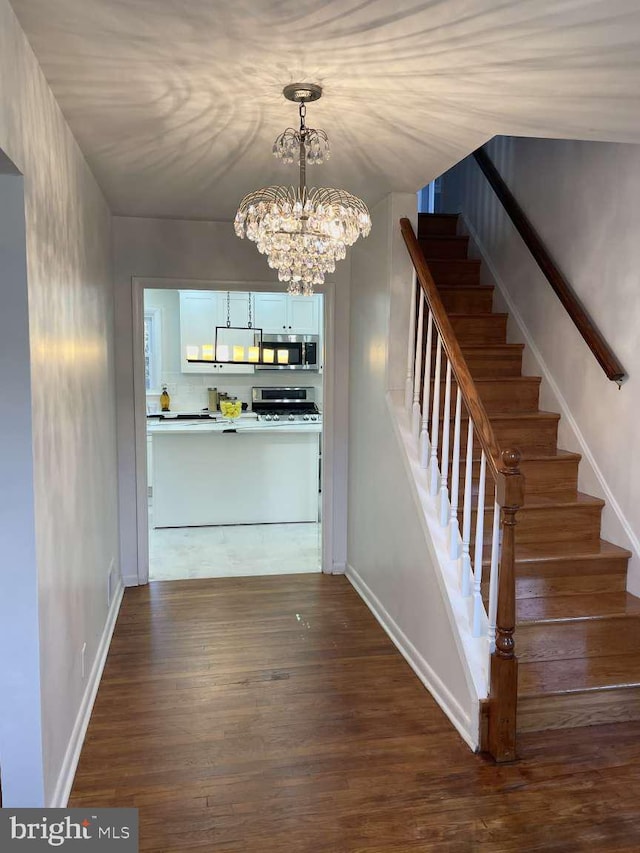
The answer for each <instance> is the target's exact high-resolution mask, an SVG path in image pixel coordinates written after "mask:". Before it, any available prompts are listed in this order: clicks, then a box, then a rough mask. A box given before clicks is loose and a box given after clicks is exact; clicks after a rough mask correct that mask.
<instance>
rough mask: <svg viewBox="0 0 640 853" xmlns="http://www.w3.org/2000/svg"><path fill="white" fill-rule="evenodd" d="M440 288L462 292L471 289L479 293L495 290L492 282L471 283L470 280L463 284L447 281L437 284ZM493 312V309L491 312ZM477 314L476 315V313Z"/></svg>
mask: <svg viewBox="0 0 640 853" xmlns="http://www.w3.org/2000/svg"><path fill="white" fill-rule="evenodd" d="M436 286H437V288H438V290H439V291H440V290H450V291H451V292H453V293H460V292H461V291H463V290H469V291H471V292H472V293H478V292H482V291H484V292H485V293H488V292H489V291H491V292H492V293H493V291H494V290H495V287H494V286H493V285H492V284H470V283H469V282H464V283H462V284H456V283H454V282H446V283H445V284H438V285H436ZM491 313H492V314H493V311H492V312H491ZM474 316H475V315H474Z"/></svg>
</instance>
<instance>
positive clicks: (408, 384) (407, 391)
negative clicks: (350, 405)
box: [404, 270, 418, 412]
mask: <svg viewBox="0 0 640 853" xmlns="http://www.w3.org/2000/svg"><path fill="white" fill-rule="evenodd" d="M417 296H418V279H417V277H416V271H415V270H414V271H413V279H412V283H411V307H410V309H409V343H408V346H407V378H406V380H405V383H404V405H405V408H406V410H407V411H408V412H410V411H411V401H412V397H413V355H414V351H413V336H414V335H415V332H416V300H417Z"/></svg>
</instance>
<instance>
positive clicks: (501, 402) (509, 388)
mask: <svg viewBox="0 0 640 853" xmlns="http://www.w3.org/2000/svg"><path fill="white" fill-rule="evenodd" d="M476 387H477V389H478V393H479V394H480V398H481V399H482V402H483V403H484V407H485V409H486V411H487V412H488V413H489V414H491V413H497V412H537V411H538V396H539V392H540V383H539V382H531V381H530V380H529V379H524V378H523V379H522V381H519V382H509V383H503V382H501V381H500V380H499V379H496V380H491V381H490V382H479V383H478V384H477V386H476ZM433 388H434V383H433V382H432V383H431V390H430V397H429V400H430V403H431V404H432V403H433ZM457 389H458V383H457V382H455V381H452V382H451V396H450V401H449V404H450V413H451V417H452V418H453V417H454V415H455V404H456V393H457ZM445 391H446V385H445V383H444V382H441V383H440V417H442V413H443V412H444V404H445Z"/></svg>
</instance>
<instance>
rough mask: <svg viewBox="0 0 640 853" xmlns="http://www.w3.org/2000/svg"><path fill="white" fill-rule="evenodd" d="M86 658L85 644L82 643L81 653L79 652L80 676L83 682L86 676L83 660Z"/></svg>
mask: <svg viewBox="0 0 640 853" xmlns="http://www.w3.org/2000/svg"><path fill="white" fill-rule="evenodd" d="M86 656H87V644H86V643H83V644H82V651H81V652H80V674H81V675H82V678H83V680H84V678H85V676H86V671H85V658H86Z"/></svg>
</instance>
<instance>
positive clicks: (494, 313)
mask: <svg viewBox="0 0 640 853" xmlns="http://www.w3.org/2000/svg"><path fill="white" fill-rule="evenodd" d="M440 286H441V287H442V286H443V285H440ZM458 286H460V285H458ZM468 286H469V287H480V285H476V284H471V285H468ZM483 316H484V315H483ZM489 316H491V317H499V318H500V319H501V320H506V319H508V317H509V315H508V314H504V313H501V312H499V311H492V312H491V314H490V315H489ZM449 319H450V320H451V319H453V320H462V319H464V320H477V319H478V315H477V314H466V313H457V312H452V313H451V314H449ZM481 346H482V345H481V344H464V345H462V344H461V348H462V350H463V351H464V350H466V349H477V348H478V347H481ZM487 346H488V347H497V346H508V344H497V343H495V344H494V343H488V344H487Z"/></svg>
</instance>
